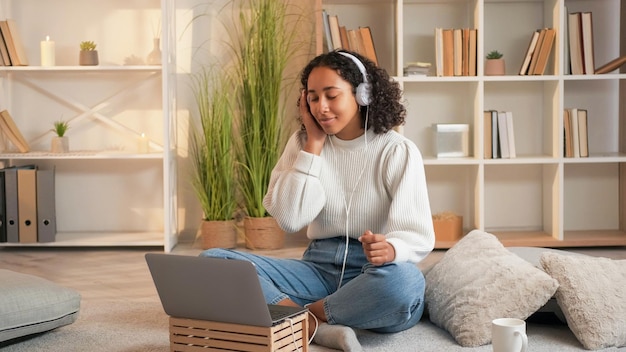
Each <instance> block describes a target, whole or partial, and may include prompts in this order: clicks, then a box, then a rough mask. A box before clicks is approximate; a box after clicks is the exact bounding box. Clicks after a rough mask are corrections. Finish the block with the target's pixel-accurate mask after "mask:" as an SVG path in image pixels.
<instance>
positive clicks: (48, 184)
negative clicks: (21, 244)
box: [37, 168, 57, 242]
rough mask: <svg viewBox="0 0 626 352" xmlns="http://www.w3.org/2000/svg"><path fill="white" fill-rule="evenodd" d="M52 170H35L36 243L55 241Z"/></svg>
mask: <svg viewBox="0 0 626 352" xmlns="http://www.w3.org/2000/svg"><path fill="white" fill-rule="evenodd" d="M56 227H57V222H56V206H55V190H54V168H50V169H37V241H38V242H54V241H55V239H56Z"/></svg>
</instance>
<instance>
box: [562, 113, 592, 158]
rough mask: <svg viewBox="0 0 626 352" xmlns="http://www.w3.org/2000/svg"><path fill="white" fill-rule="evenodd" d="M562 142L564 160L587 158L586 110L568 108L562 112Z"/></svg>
mask: <svg viewBox="0 0 626 352" xmlns="http://www.w3.org/2000/svg"><path fill="white" fill-rule="evenodd" d="M563 141H564V151H563V155H564V156H565V157H566V158H580V157H583V158H584V157H588V156H589V142H588V141H589V137H588V132H587V110H586V109H579V108H568V109H565V110H564V111H563Z"/></svg>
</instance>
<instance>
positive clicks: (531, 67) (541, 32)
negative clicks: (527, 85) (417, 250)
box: [528, 28, 546, 75]
mask: <svg viewBox="0 0 626 352" xmlns="http://www.w3.org/2000/svg"><path fill="white" fill-rule="evenodd" d="M545 35H546V29H545V28H542V29H540V30H539V37H538V38H537V44H535V50H534V51H533V54H532V56H531V57H530V64H529V65H528V74H529V75H532V74H533V73H534V72H535V67H537V60H538V58H539V52H540V51H541V44H542V43H543V38H544V37H545Z"/></svg>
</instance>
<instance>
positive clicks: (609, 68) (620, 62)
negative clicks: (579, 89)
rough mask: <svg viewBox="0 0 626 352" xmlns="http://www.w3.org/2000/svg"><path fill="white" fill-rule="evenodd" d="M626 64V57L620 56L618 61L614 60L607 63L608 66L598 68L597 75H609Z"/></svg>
mask: <svg viewBox="0 0 626 352" xmlns="http://www.w3.org/2000/svg"><path fill="white" fill-rule="evenodd" d="M624 64H626V55H624V56H620V57H618V58H617V59H613V60H611V61H609V62H607V63H606V64H604V65H602V66H600V67H598V68H597V69H596V74H603V73H609V72H611V71H614V70H616V69H618V68H620V66H622V65H624Z"/></svg>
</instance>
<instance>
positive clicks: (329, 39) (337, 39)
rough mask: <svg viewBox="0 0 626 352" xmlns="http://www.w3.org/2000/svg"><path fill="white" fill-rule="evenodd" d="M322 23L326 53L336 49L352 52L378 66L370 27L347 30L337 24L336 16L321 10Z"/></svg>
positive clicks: (337, 18)
mask: <svg viewBox="0 0 626 352" xmlns="http://www.w3.org/2000/svg"><path fill="white" fill-rule="evenodd" d="M322 21H323V23H324V37H323V40H324V43H325V47H324V48H325V50H326V51H328V52H330V51H333V50H338V49H344V50H350V51H354V52H356V53H359V54H361V55H363V56H365V57H366V58H368V59H370V60H371V61H373V62H374V63H375V64H376V65H378V56H377V55H376V48H375V46H374V38H373V37H372V30H371V29H370V27H359V28H356V29H348V28H346V26H341V25H340V24H339V17H338V16H337V15H330V14H328V12H327V11H326V10H322Z"/></svg>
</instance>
